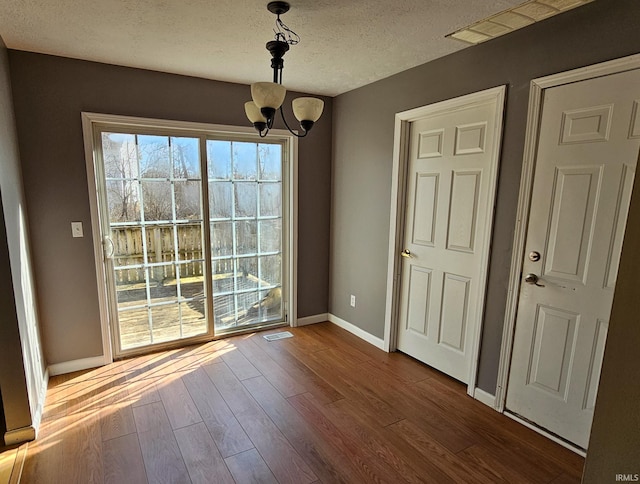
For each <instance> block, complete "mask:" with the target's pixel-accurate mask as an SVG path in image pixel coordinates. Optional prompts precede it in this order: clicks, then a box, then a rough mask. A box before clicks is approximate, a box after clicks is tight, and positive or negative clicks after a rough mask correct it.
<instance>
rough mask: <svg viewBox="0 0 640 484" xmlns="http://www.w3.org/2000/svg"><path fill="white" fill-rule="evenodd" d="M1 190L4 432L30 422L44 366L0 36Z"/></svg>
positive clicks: (0, 317)
mask: <svg viewBox="0 0 640 484" xmlns="http://www.w3.org/2000/svg"><path fill="white" fill-rule="evenodd" d="M0 194H1V197H0V390H1V393H2V408H3V410H4V420H5V424H6V429H5V430H7V431H12V430H17V429H20V428H23V427H29V426H31V424H32V423H33V421H32V419H33V417H34V416H35V414H36V411H37V409H38V406H39V405H40V404H41V403H42V401H43V400H44V394H43V392H42V390H43V389H42V383H43V378H44V366H43V362H42V355H41V351H40V337H39V331H38V323H37V312H36V310H35V307H34V306H35V304H34V302H33V300H34V292H35V289H34V284H33V278H32V270H31V257H30V248H29V234H28V230H27V227H26V220H27V210H26V207H25V203H24V194H23V188H22V175H21V172H20V156H19V151H18V140H17V135H16V123H15V119H14V111H13V103H12V96H11V85H10V78H9V61H8V57H7V49H6V47H5V45H4V42H3V40H2V38H1V37H0ZM0 420H2V419H0ZM3 437H4V435H3Z"/></svg>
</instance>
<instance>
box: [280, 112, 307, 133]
mask: <svg viewBox="0 0 640 484" xmlns="http://www.w3.org/2000/svg"><path fill="white" fill-rule="evenodd" d="M280 116H282V121H284V125H285V126H286V127H287V129H288V130H289V132H290V133H291V134H292V135H293V136H295V137H296V138H304V137H305V136H307V133H308V131H304V134H298V133H296V132H295V131H294V130H292V129H291V128H290V127H289V123H287V118H285V117H284V110H283V109H282V106H280Z"/></svg>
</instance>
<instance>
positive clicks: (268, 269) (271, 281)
mask: <svg viewBox="0 0 640 484" xmlns="http://www.w3.org/2000/svg"><path fill="white" fill-rule="evenodd" d="M260 276H261V280H260V284H261V287H264V286H265V285H280V283H281V278H282V263H281V257H280V254H278V255H266V256H263V257H260Z"/></svg>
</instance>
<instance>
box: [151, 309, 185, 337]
mask: <svg viewBox="0 0 640 484" xmlns="http://www.w3.org/2000/svg"><path fill="white" fill-rule="evenodd" d="M151 324H152V328H153V330H152V333H153V342H154V343H163V342H165V341H173V340H176V339H179V338H180V312H179V305H178V304H169V305H167V306H158V307H152V308H151Z"/></svg>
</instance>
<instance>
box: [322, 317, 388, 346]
mask: <svg viewBox="0 0 640 484" xmlns="http://www.w3.org/2000/svg"><path fill="white" fill-rule="evenodd" d="M328 320H329V321H331V322H332V323H333V324H335V325H336V326H340V327H341V328H342V329H346V330H347V331H349V332H350V333H352V334H355V335H356V336H357V337H358V338H360V339H363V340H365V341H366V342H367V343H369V344H372V345H373V346H375V347H376V348H380V349H381V350H383V351H384V340H383V339H381V338H378V337H377V336H373V335H372V334H371V333H367V332H366V331H364V330H363V329H360V328H358V327H357V326H356V325H355V324H351V323H350V322H349V321H345V320H344V319H342V318H339V317H338V316H336V315H335V314H331V313H329V314H328Z"/></svg>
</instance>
